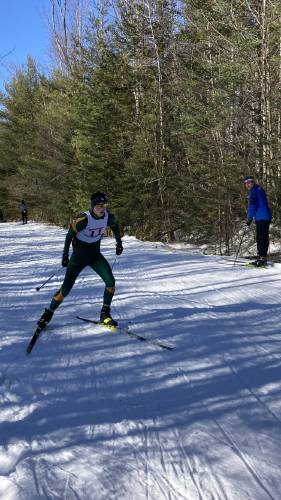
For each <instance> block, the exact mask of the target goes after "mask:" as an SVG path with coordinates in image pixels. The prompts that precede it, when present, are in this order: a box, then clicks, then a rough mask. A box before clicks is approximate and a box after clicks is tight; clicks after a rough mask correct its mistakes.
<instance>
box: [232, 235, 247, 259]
mask: <svg viewBox="0 0 281 500" xmlns="http://www.w3.org/2000/svg"><path fill="white" fill-rule="evenodd" d="M247 229H248V226H246V227H245V228H244V231H243V234H242V238H241V240H240V243H239V246H238V250H237V253H236V256H235V260H234V263H233V265H234V266H235V264H236V260H237V257H238V254H239V252H240V248H241V245H242V241H243V239H244V236H245V234H246V231H247Z"/></svg>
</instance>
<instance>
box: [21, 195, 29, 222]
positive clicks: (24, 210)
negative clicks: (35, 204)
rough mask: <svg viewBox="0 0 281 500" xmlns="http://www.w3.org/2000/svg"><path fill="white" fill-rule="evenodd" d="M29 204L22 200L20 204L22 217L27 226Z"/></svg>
mask: <svg viewBox="0 0 281 500" xmlns="http://www.w3.org/2000/svg"><path fill="white" fill-rule="evenodd" d="M27 210H28V209H27V204H26V203H25V201H24V200H21V204H20V211H21V217H22V223H23V224H27Z"/></svg>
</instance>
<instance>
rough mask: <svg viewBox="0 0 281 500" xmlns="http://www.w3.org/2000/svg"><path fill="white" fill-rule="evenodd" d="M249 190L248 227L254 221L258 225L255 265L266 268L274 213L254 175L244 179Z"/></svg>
mask: <svg viewBox="0 0 281 500" xmlns="http://www.w3.org/2000/svg"><path fill="white" fill-rule="evenodd" d="M244 184H245V186H246V188H247V189H248V191H249V193H248V212H247V222H246V225H247V226H248V227H249V226H250V225H251V223H252V221H253V220H254V221H255V223H256V242H257V260H256V261H255V262H253V265H255V266H257V267H262V266H266V264H267V252H268V247H269V226H270V222H271V219H272V213H271V210H270V208H269V206H268V201H267V195H266V192H265V190H264V189H263V188H262V187H261V186H259V185H258V184H257V183H256V181H255V178H254V177H253V176H252V175H248V176H246V177H245V178H244Z"/></svg>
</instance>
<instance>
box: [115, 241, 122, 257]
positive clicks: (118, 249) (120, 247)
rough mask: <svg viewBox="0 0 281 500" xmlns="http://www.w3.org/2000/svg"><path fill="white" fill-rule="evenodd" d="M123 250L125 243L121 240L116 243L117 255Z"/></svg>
mask: <svg viewBox="0 0 281 500" xmlns="http://www.w3.org/2000/svg"><path fill="white" fill-rule="evenodd" d="M122 252H123V245H122V243H121V241H120V242H119V243H116V255H121V253H122Z"/></svg>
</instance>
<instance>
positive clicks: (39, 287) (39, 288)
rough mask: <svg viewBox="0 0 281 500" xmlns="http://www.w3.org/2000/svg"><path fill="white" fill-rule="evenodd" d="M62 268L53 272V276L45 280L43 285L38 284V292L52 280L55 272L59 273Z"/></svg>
mask: <svg viewBox="0 0 281 500" xmlns="http://www.w3.org/2000/svg"><path fill="white" fill-rule="evenodd" d="M60 270H61V268H59V269H57V270H56V271H55V272H54V273H53V274H51V276H50V277H49V278H48V279H47V280H46V281H44V283H42V285H41V286H37V287H36V290H37V292H39V290H41V288H43V286H45V285H46V284H47V283H48V281H50V280H51V279H52V278H53V277H54V276H55V274H57V273H58V272H59V271H60Z"/></svg>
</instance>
